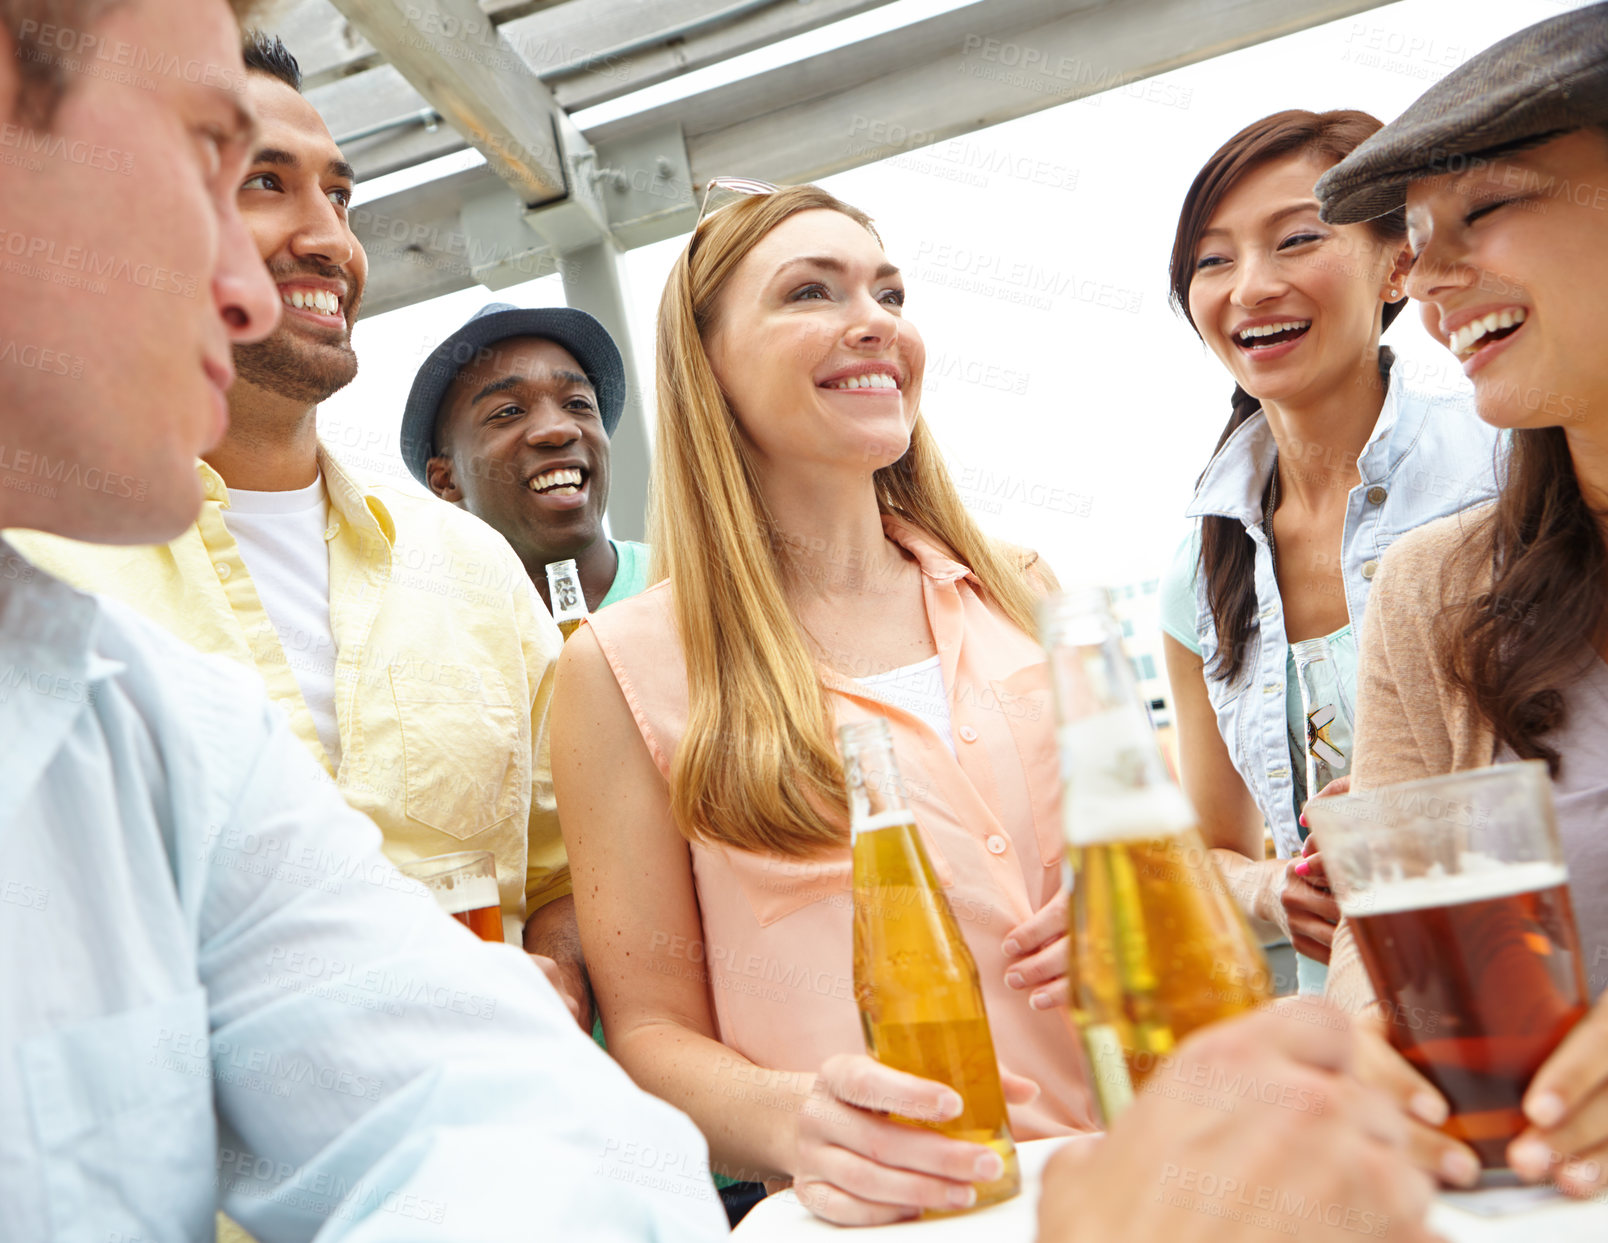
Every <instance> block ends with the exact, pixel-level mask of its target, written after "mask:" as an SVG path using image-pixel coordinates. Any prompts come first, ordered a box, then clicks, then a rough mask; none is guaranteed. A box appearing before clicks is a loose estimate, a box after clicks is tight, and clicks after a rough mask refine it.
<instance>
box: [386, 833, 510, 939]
mask: <svg viewBox="0 0 1608 1243" xmlns="http://www.w3.org/2000/svg"><path fill="white" fill-rule="evenodd" d="M397 870H398V871H399V872H401V873H402V874H403V875H404V876H411V877H412V878H413V879H414V880H416V881H418V882H419V883H420V884H421V885H423V886H424V887H425V888H426V889H428V890H429V891H430V894H431V896H432V897H434V898H435V900H436V905H437V906H439V907H440V908H441V909H442V910H444V911H445V912H446V913H447V914H448V915H451V916H452V917H453V918H454V919H456V920H457V921H458V922H459V923H460V924H463V925H464V926H465V927H466V928H468V929H469V931H470V932H472V933H474V934H475V935H476V936H477V937H479V938H480V939H481V940H482V941H501V940H502V939H503V926H502V902H501V900H500V898H499V897H498V894H497V861H496V859H495V858H493V856H492V853H491V851H489V850H460V851H457V852H456V853H454V854H450V855H433V856H431V857H430V858H428V859H411V860H409V861H408V862H407V863H400V864H398V865H397Z"/></svg>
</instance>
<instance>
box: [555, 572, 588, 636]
mask: <svg viewBox="0 0 1608 1243" xmlns="http://www.w3.org/2000/svg"><path fill="white" fill-rule="evenodd" d="M547 594H548V595H549V596H551V597H552V600H553V620H554V621H556V622H557V623H558V629H559V633H561V634H562V635H563V636H564V637H565V638H566V639H567V638H569V637H570V635H572V634H574V633H575V629H576V627H577V626H579V625H580V624H581V622H582V621H583V620H585V618H586V597H585V596H584V595H583V594H581V572H580V571H579V570H577V569H576V568H575V562H573V561H550V562H548V565H547Z"/></svg>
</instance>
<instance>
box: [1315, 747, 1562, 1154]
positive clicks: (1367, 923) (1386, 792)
mask: <svg viewBox="0 0 1608 1243" xmlns="http://www.w3.org/2000/svg"><path fill="white" fill-rule="evenodd" d="M1307 819H1308V821H1309V822H1310V823H1311V825H1312V828H1313V832H1314V833H1315V834H1316V835H1317V839H1318V850H1319V853H1320V854H1321V855H1322V858H1323V864H1324V869H1325V871H1326V872H1327V873H1328V877H1329V881H1330V884H1331V885H1332V886H1333V887H1334V891H1335V894H1336V896H1337V897H1338V898H1339V902H1340V910H1341V913H1342V914H1343V915H1344V916H1345V917H1346V922H1347V923H1349V924H1350V925H1351V929H1352V932H1353V934H1354V935H1355V936H1356V939H1357V947H1358V949H1359V951H1360V952H1361V957H1362V961H1363V964H1364V965H1365V966H1366V967H1367V970H1368V978H1369V979H1370V980H1371V981H1372V982H1373V988H1374V994H1375V996H1377V997H1378V999H1379V1002H1380V1004H1381V1007H1382V1009H1383V1011H1384V1016H1385V1019H1386V1023H1387V1033H1388V1035H1389V1038H1390V1043H1391V1044H1392V1045H1393V1046H1394V1047H1395V1048H1396V1049H1397V1050H1398V1051H1399V1052H1400V1053H1401V1054H1402V1056H1403V1057H1405V1058H1406V1059H1407V1061H1408V1062H1410V1063H1411V1064H1412V1065H1413V1067H1414V1068H1415V1069H1416V1070H1418V1072H1419V1073H1420V1074H1422V1075H1423V1076H1424V1078H1426V1079H1428V1080H1429V1081H1430V1082H1431V1083H1432V1084H1434V1085H1435V1087H1436V1088H1438V1089H1439V1090H1440V1092H1441V1095H1443V1096H1444V1097H1445V1098H1446V1101H1447V1103H1448V1104H1449V1105H1450V1106H1451V1117H1450V1119H1448V1121H1447V1123H1446V1125H1445V1126H1444V1127H1443V1128H1442V1129H1443V1130H1444V1131H1445V1132H1446V1133H1447V1134H1448V1135H1451V1136H1452V1137H1453V1138H1455V1139H1459V1140H1462V1141H1463V1142H1464V1143H1466V1144H1468V1145H1469V1147H1471V1148H1472V1149H1473V1150H1474V1151H1475V1152H1476V1153H1478V1154H1479V1157H1480V1161H1481V1163H1482V1164H1483V1165H1484V1166H1485V1168H1487V1169H1502V1168H1505V1167H1506V1166H1507V1156H1506V1150H1507V1146H1508V1143H1509V1142H1510V1141H1511V1140H1512V1139H1514V1137H1515V1136H1517V1135H1518V1134H1519V1132H1520V1131H1522V1130H1523V1129H1524V1127H1525V1121H1524V1115H1523V1112H1522V1111H1521V1109H1520V1102H1521V1100H1522V1099H1523V1096H1524V1092H1525V1089H1526V1088H1528V1087H1529V1085H1530V1080H1531V1079H1532V1078H1533V1077H1534V1075H1535V1072H1536V1071H1537V1070H1539V1069H1540V1067H1541V1064H1542V1062H1544V1061H1546V1059H1547V1057H1548V1055H1549V1054H1551V1052H1552V1051H1553V1050H1554V1049H1555V1048H1557V1046H1558V1044H1559V1042H1560V1041H1562V1040H1563V1038H1564V1036H1565V1035H1567V1034H1568V1031H1569V1029H1570V1028H1571V1027H1573V1026H1574V1025H1575V1023H1576V1022H1578V1021H1579V1020H1580V1018H1581V1016H1582V1015H1584V1014H1585V1012H1586V1006H1587V994H1586V981H1585V970H1584V965H1583V964H1582V963H1581V961H1580V938H1579V934H1578V933H1577V932H1576V931H1575V921H1574V909H1573V907H1572V906H1571V905H1570V901H1569V876H1568V872H1567V870H1566V869H1565V867H1564V862H1563V855H1562V852H1561V850H1560V848H1559V845H1558V829H1557V823H1556V821H1555V819H1554V816H1553V807H1552V783H1551V781H1550V779H1549V778H1548V776H1547V768H1546V765H1545V764H1544V763H1542V762H1541V761H1539V760H1530V761H1526V762H1524V763H1518V764H1502V765H1498V766H1496V767H1494V768H1482V769H1476V770H1474V771H1470V772H1462V773H1454V774H1452V775H1451V776H1447V777H1432V778H1430V779H1428V780H1425V781H1410V782H1405V783H1403V784H1401V785H1395V786H1382V787H1379V788H1377V789H1374V790H1369V791H1367V792H1366V793H1363V794H1358V795H1352V796H1350V797H1346V798H1326V799H1318V800H1316V801H1315V802H1312V803H1310V804H1308V806H1307Z"/></svg>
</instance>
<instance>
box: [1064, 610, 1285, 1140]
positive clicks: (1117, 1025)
mask: <svg viewBox="0 0 1608 1243" xmlns="http://www.w3.org/2000/svg"><path fill="white" fill-rule="evenodd" d="M1039 628H1040V633H1041V634H1042V636H1043V640H1044V645H1045V647H1046V649H1047V650H1048V652H1049V657H1050V673H1051V679H1052V682H1053V684H1054V687H1055V700H1056V713H1057V719H1058V722H1059V725H1058V734H1059V744H1060V752H1061V776H1062V779H1063V781H1064V782H1065V789H1064V794H1063V799H1062V814H1063V817H1064V827H1065V833H1066V844H1067V870H1068V872H1069V882H1068V883H1069V884H1070V885H1071V886H1072V900H1071V903H1070V904H1069V905H1070V912H1071V914H1070V923H1071V927H1070V942H1071V957H1072V961H1071V968H1070V970H1069V976H1070V980H1071V984H1072V1013H1073V1017H1074V1018H1075V1019H1076V1021H1077V1025H1078V1028H1079V1030H1080V1031H1081V1032H1082V1034H1083V1041H1084V1047H1085V1049H1086V1050H1087V1052H1088V1055H1089V1063H1090V1069H1091V1070H1092V1072H1093V1074H1094V1077H1095V1090H1096V1093H1097V1095H1098V1097H1099V1100H1100V1106H1101V1109H1102V1110H1103V1111H1104V1113H1105V1116H1106V1123H1107V1125H1110V1124H1111V1123H1112V1122H1114V1121H1115V1120H1116V1116H1117V1115H1118V1114H1119V1113H1121V1111H1122V1110H1123V1109H1124V1108H1125V1107H1126V1106H1127V1104H1128V1102H1129V1101H1130V1100H1131V1099H1132V1095H1133V1089H1134V1087H1135V1086H1137V1085H1141V1084H1143V1082H1144V1080H1145V1079H1146V1077H1147V1076H1148V1075H1150V1074H1151V1073H1152V1072H1153V1071H1155V1070H1156V1069H1157V1068H1158V1066H1160V1065H1162V1064H1164V1063H1165V1062H1166V1060H1167V1059H1168V1056H1169V1055H1170V1054H1171V1053H1172V1051H1173V1049H1174V1048H1175V1047H1176V1045H1177V1044H1178V1042H1179V1041H1181V1040H1182V1039H1183V1038H1184V1037H1185V1036H1187V1035H1188V1034H1189V1033H1190V1032H1192V1031H1194V1030H1195V1029H1196V1028H1197V1027H1203V1026H1205V1025H1206V1024H1208V1023H1211V1022H1214V1021H1215V1020H1217V1019H1221V1018H1227V1017H1229V1016H1230V1015H1235V1014H1240V1013H1242V1012H1244V1011H1247V1010H1250V1009H1252V1008H1253V1007H1255V1006H1256V1005H1257V1004H1259V1003H1260V1002H1262V1001H1265V1000H1267V999H1268V997H1269V996H1270V995H1271V992H1272V989H1271V983H1272V982H1271V978H1270V975H1269V972H1268V968H1267V959H1266V958H1265V957H1264V956H1263V954H1262V949H1261V947H1260V946H1259V945H1258V944H1257V943H1256V939H1255V938H1254V937H1253V936H1252V934H1251V929H1250V925H1249V924H1248V923H1247V922H1246V920H1245V916H1244V915H1243V914H1242V913H1241V912H1240V909H1239V906H1238V905H1237V904H1236V903H1235V901H1234V899H1233V898H1232V896H1231V895H1230V894H1229V892H1228V890H1227V888H1226V887H1225V885H1224V884H1223V880H1222V877H1221V876H1220V875H1219V874H1218V871H1217V865H1216V864H1215V863H1213V862H1212V859H1211V856H1210V854H1209V853H1208V852H1207V849H1206V844H1205V842H1204V841H1202V839H1201V836H1200V832H1199V830H1198V828H1197V827H1196V821H1195V813H1194V809H1193V808H1192V807H1191V806H1190V804H1189V800H1188V799H1187V798H1186V797H1185V796H1184V792H1183V791H1182V790H1180V789H1179V788H1178V786H1177V784H1176V783H1175V782H1174V781H1173V779H1172V777H1171V776H1170V775H1169V773H1168V771H1167V768H1166V765H1165V763H1164V761H1163V760H1162V756H1161V749H1160V747H1159V746H1158V745H1157V743H1156V737H1155V733H1154V731H1153V730H1152V728H1151V724H1150V717H1149V713H1148V712H1147V711H1146V709H1145V704H1144V702H1143V701H1142V700H1141V699H1140V697H1139V688H1138V685H1137V683H1136V681H1135V679H1134V676H1133V670H1132V668H1131V667H1130V666H1129V664H1128V659H1127V657H1126V656H1125V655H1124V653H1123V651H1122V643H1121V638H1120V632H1119V631H1118V629H1117V625H1116V621H1115V619H1114V618H1113V617H1112V616H1111V610H1110V606H1109V604H1108V602H1107V600H1106V596H1105V593H1104V592H1103V591H1098V590H1090V591H1083V592H1076V593H1069V594H1066V595H1060V596H1052V597H1050V598H1049V599H1048V600H1046V601H1045V602H1044V604H1043V605H1042V606H1041V610H1040V627H1039Z"/></svg>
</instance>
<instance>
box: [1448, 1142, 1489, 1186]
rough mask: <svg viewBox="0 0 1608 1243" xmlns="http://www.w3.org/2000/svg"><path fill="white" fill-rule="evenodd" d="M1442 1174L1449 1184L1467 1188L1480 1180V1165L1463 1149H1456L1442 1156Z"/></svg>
mask: <svg viewBox="0 0 1608 1243" xmlns="http://www.w3.org/2000/svg"><path fill="white" fill-rule="evenodd" d="M1440 1172H1441V1177H1442V1178H1444V1179H1445V1180H1446V1181H1447V1182H1449V1183H1452V1184H1454V1185H1456V1186H1458V1187H1467V1186H1468V1185H1469V1184H1471V1183H1473V1182H1474V1181H1476V1180H1477V1179H1478V1178H1479V1176H1480V1163H1479V1162H1478V1161H1476V1160H1475V1159H1474V1158H1473V1156H1472V1155H1470V1154H1469V1153H1466V1152H1464V1151H1463V1150H1462V1149H1461V1148H1454V1149H1452V1150H1451V1151H1450V1152H1446V1153H1442V1154H1441V1159H1440Z"/></svg>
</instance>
